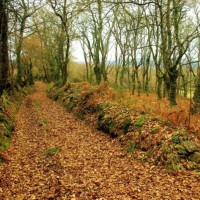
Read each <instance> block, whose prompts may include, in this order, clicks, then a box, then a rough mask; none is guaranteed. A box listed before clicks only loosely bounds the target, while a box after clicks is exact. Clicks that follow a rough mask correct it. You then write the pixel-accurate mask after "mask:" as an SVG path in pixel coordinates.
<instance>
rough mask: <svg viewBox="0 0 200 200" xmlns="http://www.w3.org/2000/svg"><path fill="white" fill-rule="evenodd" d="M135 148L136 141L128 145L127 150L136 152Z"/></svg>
mask: <svg viewBox="0 0 200 200" xmlns="http://www.w3.org/2000/svg"><path fill="white" fill-rule="evenodd" d="M134 150H135V143H134V142H130V143H129V145H128V147H127V149H126V151H127V153H130V154H132V153H133V152H134Z"/></svg>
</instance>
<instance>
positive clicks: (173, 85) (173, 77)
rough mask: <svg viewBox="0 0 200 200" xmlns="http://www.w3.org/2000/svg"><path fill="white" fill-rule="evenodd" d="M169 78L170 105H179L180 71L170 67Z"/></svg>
mask: <svg viewBox="0 0 200 200" xmlns="http://www.w3.org/2000/svg"><path fill="white" fill-rule="evenodd" d="M168 74H169V80H170V85H169V87H170V90H169V101H170V105H172V106H174V105H177V102H176V90H177V78H178V71H177V70H176V69H175V68H173V67H171V68H169V73H168Z"/></svg>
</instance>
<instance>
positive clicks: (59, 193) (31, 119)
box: [0, 82, 200, 200]
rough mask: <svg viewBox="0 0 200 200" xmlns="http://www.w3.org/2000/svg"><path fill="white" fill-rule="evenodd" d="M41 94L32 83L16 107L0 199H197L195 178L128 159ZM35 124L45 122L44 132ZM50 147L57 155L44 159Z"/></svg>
mask: <svg viewBox="0 0 200 200" xmlns="http://www.w3.org/2000/svg"><path fill="white" fill-rule="evenodd" d="M45 89H46V85H45V84H43V83H41V82H38V83H36V86H35V89H34V90H33V91H32V92H31V93H30V94H29V95H28V96H27V98H26V100H25V102H24V104H23V105H22V106H21V109H20V111H19V114H18V116H17V121H16V127H15V131H14V136H13V139H12V142H11V145H10V147H9V149H8V150H7V152H5V153H6V155H7V156H8V157H9V160H10V161H9V162H8V163H4V164H1V165H0V199H2V200H4V199H5V200H33V199H38V200H62V199H64V200H68V199H69V200H79V199H80V200H85V199H89V200H90V199H91V200H92V199H96V200H110V199H111V200H112V199H116V200H117V199H122V200H129V199H144V200H147V199H148V200H149V199H186V200H188V199H195V200H196V199H200V177H199V176H198V175H197V174H196V173H194V172H190V171H183V172H180V173H175V174H171V175H170V174H168V173H167V172H166V170H165V169H164V168H162V167H154V166H150V165H149V164H148V163H141V162H139V161H138V160H135V159H133V156H132V155H131V154H127V152H126V151H125V150H124V149H123V148H122V146H121V145H120V144H119V142H118V141H117V140H115V139H112V138H110V137H109V136H108V135H106V134H104V133H102V132H100V131H97V130H95V129H94V127H93V126H89V125H87V124H85V123H84V122H83V121H81V120H78V119H77V118H75V117H74V116H73V115H72V114H69V113H67V112H66V110H65V109H64V108H63V107H62V106H60V105H59V104H58V103H56V102H53V101H52V100H50V99H49V98H48V97H47V96H46V92H45ZM35 102H37V103H38V104H39V105H40V106H39V107H36V106H34V104H35ZM39 119H46V120H48V129H46V128H45V127H44V126H40V125H39V124H38V120H39ZM53 147H56V148H58V149H61V150H62V151H57V152H56V153H55V154H54V153H53V154H52V156H48V157H47V156H45V155H44V152H46V151H48V149H51V148H53Z"/></svg>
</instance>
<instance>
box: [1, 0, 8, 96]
mask: <svg viewBox="0 0 200 200" xmlns="http://www.w3.org/2000/svg"><path fill="white" fill-rule="evenodd" d="M6 3H7V1H6V0H0V72H1V73H0V94H2V92H3V90H4V89H6V87H7V85H8V70H9V67H8V66H9V58H8V17H7V13H6Z"/></svg>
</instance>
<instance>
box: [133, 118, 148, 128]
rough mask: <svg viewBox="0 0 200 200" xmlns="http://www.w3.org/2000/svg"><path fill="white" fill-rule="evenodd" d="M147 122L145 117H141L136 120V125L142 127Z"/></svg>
mask: <svg viewBox="0 0 200 200" xmlns="http://www.w3.org/2000/svg"><path fill="white" fill-rule="evenodd" d="M145 122H146V119H145V118H144V117H140V118H138V119H137V120H136V121H135V123H134V126H135V127H137V128H142V126H143V125H144V123H145Z"/></svg>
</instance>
